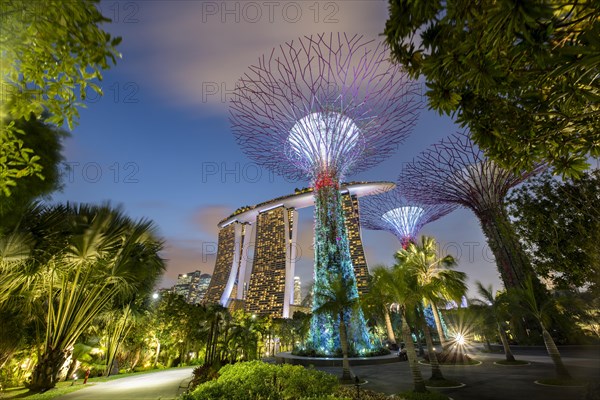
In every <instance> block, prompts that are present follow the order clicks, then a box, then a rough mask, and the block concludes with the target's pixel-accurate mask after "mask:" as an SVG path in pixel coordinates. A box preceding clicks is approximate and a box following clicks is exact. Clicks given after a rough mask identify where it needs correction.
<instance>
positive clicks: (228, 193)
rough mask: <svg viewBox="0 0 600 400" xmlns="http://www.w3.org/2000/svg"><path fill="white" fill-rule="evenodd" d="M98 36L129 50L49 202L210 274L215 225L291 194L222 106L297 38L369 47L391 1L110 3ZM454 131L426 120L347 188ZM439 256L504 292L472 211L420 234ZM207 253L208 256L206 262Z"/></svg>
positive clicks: (391, 244)
mask: <svg viewBox="0 0 600 400" xmlns="http://www.w3.org/2000/svg"><path fill="white" fill-rule="evenodd" d="M100 8H101V10H102V12H103V13H104V14H105V15H106V16H107V17H109V18H112V19H113V23H112V24H110V25H106V26H105V29H107V30H108V31H110V32H111V33H113V34H115V35H120V36H122V37H123V42H122V44H121V45H120V46H119V51H120V52H121V53H122V54H123V58H122V59H121V60H120V61H119V62H118V64H117V65H116V66H115V67H113V68H112V69H111V70H109V71H107V72H106V73H105V75H104V80H103V82H102V83H101V86H102V88H103V91H104V97H101V98H94V97H92V98H90V99H88V101H87V106H88V108H87V109H84V110H82V112H81V118H80V120H79V125H78V126H77V127H76V128H75V129H74V130H73V132H72V137H71V138H70V139H68V140H67V141H66V142H65V158H66V163H67V164H68V165H70V166H71V170H70V171H66V170H65V179H64V190H63V191H62V193H57V194H55V195H54V196H53V199H52V200H53V201H57V202H64V201H72V202H89V203H100V202H103V201H110V202H111V203H112V204H113V205H118V204H120V205H122V206H123V207H124V209H125V210H126V212H127V213H128V214H129V215H131V216H133V217H136V218H142V217H144V218H149V219H152V220H153V221H154V222H155V223H156V224H157V225H158V227H159V232H160V234H161V235H162V236H163V237H164V238H165V240H166V248H165V251H164V254H163V256H164V257H165V258H166V259H167V260H168V268H167V273H166V274H165V277H164V278H163V281H162V282H161V286H170V285H172V284H173V282H174V281H175V279H176V277H177V274H179V273H184V272H189V271H193V270H196V269H200V270H201V271H203V272H209V273H210V272H212V269H213V267H214V260H215V254H214V251H213V250H212V249H213V248H214V244H215V242H216V240H217V232H218V229H217V227H216V223H217V222H218V221H219V220H221V219H222V218H223V217H225V216H227V215H229V213H231V212H232V211H234V210H235V209H236V208H238V207H240V206H243V205H250V204H256V203H259V202H262V201H265V200H267V199H270V198H273V197H277V196H280V195H284V194H288V193H291V192H293V190H294V188H296V187H305V186H308V182H287V181H285V180H284V179H283V178H280V177H278V176H273V174H271V173H270V172H269V171H267V170H264V169H262V168H260V166H258V165H256V164H255V163H253V162H252V161H251V160H249V159H248V158H247V157H246V156H245V155H244V154H243V153H242V151H241V149H240V148H239V147H238V145H237V144H236V143H235V141H234V138H233V135H232V134H231V132H230V128H229V121H228V109H227V100H228V97H229V96H230V92H231V89H233V87H234V85H235V82H236V81H237V79H239V77H241V75H242V74H243V73H244V71H245V69H246V68H247V67H248V66H250V65H251V64H253V63H254V62H255V61H256V60H257V59H258V57H259V56H260V55H262V54H264V53H267V52H269V51H270V50H271V49H272V48H273V47H275V46H278V45H279V44H281V43H283V42H285V41H288V40H292V39H295V38H297V37H300V36H302V35H305V34H316V33H321V32H347V33H358V34H362V35H365V36H366V37H370V38H376V37H377V36H378V35H380V33H381V32H382V31H383V29H384V26H385V21H386V18H387V1H375V0H364V1H337V2H332V1H320V2H316V1H274V2H262V1H258V2H252V1H243V2H236V1H226V2H222V1H216V2H212V1H205V2H200V1H147V2H143V1H120V2H119V1H106V2H102V3H101V4H100ZM458 129H459V128H458V126H456V125H455V124H454V123H453V121H452V120H451V119H450V118H448V117H440V116H439V115H437V114H436V113H434V112H431V111H427V110H423V111H422V113H421V116H420V118H419V122H418V124H417V126H416V128H415V129H414V131H413V133H412V135H411V136H410V137H409V138H408V139H407V140H406V141H405V142H404V143H403V144H402V145H401V146H400V147H399V148H398V151H397V153H396V154H394V155H393V156H392V157H390V158H389V159H388V160H386V161H385V162H383V163H382V164H380V165H378V166H376V167H374V168H372V169H371V170H369V171H367V172H364V173H361V174H358V175H355V176H351V177H349V179H348V180H391V181H394V180H396V178H397V177H398V175H399V173H400V171H401V166H402V163H404V162H408V161H410V160H412V158H413V157H414V156H416V155H417V154H418V152H420V151H422V150H424V149H425V148H426V147H427V146H428V145H429V144H431V143H434V142H436V141H438V140H440V139H441V138H443V137H444V136H446V135H448V134H450V133H453V132H454V131H456V130H458ZM300 217H301V222H300V238H299V245H300V247H301V249H302V250H303V251H302V256H301V258H300V259H299V260H298V263H297V274H298V275H300V276H301V278H302V281H303V282H307V281H308V280H310V278H311V275H312V252H311V250H310V245H311V241H312V231H311V229H312V209H304V210H301V211H300ZM422 233H424V234H427V235H433V236H435V237H436V238H437V239H438V240H439V242H440V246H441V248H442V250H443V251H445V252H448V253H450V254H452V255H454V256H458V259H459V268H458V269H459V270H462V271H465V272H467V273H468V275H469V280H470V282H471V283H472V282H474V281H475V280H480V281H482V282H483V283H484V284H487V283H492V284H493V286H494V288H499V287H500V280H499V279H498V273H497V271H496V266H495V264H494V262H493V256H492V254H491V251H490V250H489V248H488V247H487V244H486V242H485V238H484V237H483V234H482V232H481V229H480V228H479V224H478V222H477V220H476V219H475V217H474V216H473V214H472V213H471V212H470V211H469V210H463V209H461V210H458V211H455V212H454V213H452V214H450V215H449V216H446V217H445V218H443V219H441V220H439V221H437V222H434V223H432V224H429V225H427V226H426V227H425V228H424V229H423V232H422ZM363 240H364V244H365V249H366V253H367V261H368V263H369V265H375V264H379V263H383V264H388V265H389V264H391V263H392V261H393V253H394V252H395V251H396V250H397V249H398V247H399V244H398V242H397V241H396V239H395V237H394V236H393V235H392V234H389V233H387V232H371V231H366V230H365V231H363ZM203 249H204V251H203Z"/></svg>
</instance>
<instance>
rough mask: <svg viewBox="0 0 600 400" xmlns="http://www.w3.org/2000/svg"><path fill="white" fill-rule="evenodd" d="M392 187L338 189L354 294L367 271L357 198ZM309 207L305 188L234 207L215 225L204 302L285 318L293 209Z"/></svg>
mask: <svg viewBox="0 0 600 400" xmlns="http://www.w3.org/2000/svg"><path fill="white" fill-rule="evenodd" d="M393 187H394V184H393V183H391V182H368V183H364V182H361V183H348V184H343V185H342V186H341V187H340V191H341V192H342V201H343V208H344V214H345V219H346V228H347V232H348V241H349V243H350V255H351V258H352V264H353V266H354V274H355V276H356V282H357V286H358V290H359V293H364V291H365V290H366V288H367V283H368V269H367V262H366V259H365V254H364V250H363V245H362V239H361V231H360V215H359V207H358V199H359V198H360V197H362V196H367V195H371V194H375V193H381V192H384V191H388V190H391V189H392V188H393ZM313 205H314V200H313V193H312V189H311V188H309V189H304V190H300V191H296V193H294V194H291V195H287V196H282V197H278V198H276V199H273V200H269V201H267V202H263V203H260V204H257V205H255V206H250V207H243V208H240V209H238V210H237V211H236V212H234V213H233V214H232V215H231V216H229V217H227V218H226V219H224V220H222V221H221V222H219V242H218V246H217V260H216V264H215V269H214V272H213V275H212V280H211V282H210V285H209V286H208V289H207V291H206V294H205V296H204V302H205V303H219V304H221V305H223V306H225V307H229V308H230V309H244V310H245V311H246V312H249V313H253V314H257V315H271V316H273V317H279V318H280V317H283V318H291V317H292V314H293V312H291V309H293V305H294V299H293V296H294V274H295V264H296V258H297V252H298V248H297V237H298V210H299V209H302V208H306V207H311V206H313ZM252 251H253V253H254V254H253V255H251V252H252ZM246 283H247V285H246Z"/></svg>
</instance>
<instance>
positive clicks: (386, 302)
mask: <svg viewBox="0 0 600 400" xmlns="http://www.w3.org/2000/svg"><path fill="white" fill-rule="evenodd" d="M379 267H381V266H375V267H374V269H373V273H372V275H371V279H370V280H369V291H368V292H367V293H365V294H364V295H363V296H362V298H361V304H362V305H363V308H364V307H365V306H366V307H369V308H370V310H369V312H368V313H367V312H365V315H381V316H383V319H384V321H385V328H386V330H387V336H388V340H389V341H390V343H393V344H396V336H395V335H394V329H393V326H392V320H391V318H390V306H391V305H392V303H394V300H393V299H392V298H391V297H390V296H389V295H387V294H386V293H385V292H384V291H383V290H382V289H381V287H382V285H383V283H382V279H383V277H382V276H380V275H379V273H378V272H377V271H380V268H379Z"/></svg>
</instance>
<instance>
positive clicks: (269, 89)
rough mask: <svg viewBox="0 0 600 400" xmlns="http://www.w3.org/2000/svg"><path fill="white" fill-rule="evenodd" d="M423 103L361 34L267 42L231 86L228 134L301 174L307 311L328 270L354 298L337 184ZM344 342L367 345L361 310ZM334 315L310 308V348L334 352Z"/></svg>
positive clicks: (384, 149) (259, 157) (352, 310)
mask: <svg viewBox="0 0 600 400" xmlns="http://www.w3.org/2000/svg"><path fill="white" fill-rule="evenodd" d="M420 107H421V103H420V99H419V96H418V87H417V85H416V83H414V82H412V81H410V80H409V79H408V77H407V75H406V74H405V73H404V72H403V71H402V69H401V67H399V66H398V65H394V64H392V63H390V62H389V60H388V49H387V47H386V46H385V45H384V44H383V43H379V42H377V41H374V40H365V39H363V37H362V36H358V35H354V36H350V35H345V34H320V35H316V36H304V37H302V38H300V39H298V40H294V41H291V42H288V43H285V44H283V45H281V46H279V47H277V48H274V49H273V50H272V51H271V52H270V53H269V54H267V55H263V56H262V57H260V58H259V60H258V63H257V64H256V65H253V66H251V67H250V68H249V71H248V72H246V73H245V74H244V76H243V77H242V78H241V79H240V81H239V82H238V84H237V86H236V88H235V90H234V95H233V100H232V102H231V116H230V120H231V123H232V130H233V133H234V135H235V136H236V139H237V141H238V143H239V144H240V145H241V146H242V148H243V150H244V151H245V153H246V154H247V155H248V156H249V157H250V158H252V159H253V160H255V161H257V162H258V163H259V164H261V165H263V166H265V167H267V168H269V169H271V170H272V171H275V172H276V173H278V174H280V175H283V176H284V177H286V178H289V179H308V180H310V182H311V185H312V186H313V188H314V191H313V193H314V197H315V236H314V241H315V243H314V254H315V270H314V279H315V288H314V293H315V294H314V299H313V311H315V310H318V309H320V308H321V306H322V305H323V304H324V302H325V296H324V294H325V293H326V292H327V290H328V287H329V285H330V283H331V281H332V279H334V277H335V276H342V279H344V281H345V282H346V283H347V284H348V285H349V287H350V293H348V297H349V298H350V299H358V291H357V289H356V279H355V276H354V271H353V267H352V262H351V259H350V249H349V245H348V238H347V233H346V227H345V224H344V214H343V211H342V202H341V200H342V199H341V194H340V192H339V184H340V182H341V180H342V179H344V177H346V176H348V175H350V174H353V173H357V172H359V171H363V170H365V169H367V168H369V167H371V166H373V165H375V164H377V163H379V162H380V161H382V160H383V159H385V158H386V157H387V156H388V155H389V154H390V153H392V152H394V151H395V150H397V146H398V145H399V144H400V143H401V141H402V140H403V139H404V138H405V137H406V136H408V134H409V133H410V131H411V130H412V128H413V126H414V124H415V122H416V119H417V111H418V109H419V108H420ZM344 320H345V321H348V325H349V326H348V333H349V335H348V338H349V342H350V343H351V344H352V345H353V348H354V350H355V351H356V352H357V353H361V352H365V351H368V350H369V349H370V348H371V344H370V340H369V335H368V331H367V329H366V326H365V321H364V317H363V315H362V311H360V308H358V307H347V308H346V310H345V311H344ZM338 328H339V318H337V317H334V316H331V315H328V314H326V313H317V312H313V317H312V320H311V333H310V338H309V343H308V344H309V345H310V346H311V347H312V348H313V349H315V350H316V351H317V352H321V353H323V354H331V353H332V352H333V351H335V349H338V348H340V339H339V333H338Z"/></svg>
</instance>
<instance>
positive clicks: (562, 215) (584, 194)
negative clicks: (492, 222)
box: [509, 169, 600, 289]
mask: <svg viewBox="0 0 600 400" xmlns="http://www.w3.org/2000/svg"><path fill="white" fill-rule="evenodd" d="M599 204H600V170H597V169H596V170H593V171H590V172H588V173H586V174H584V175H583V176H582V178H581V179H578V180H576V181H573V180H571V179H568V180H565V181H560V180H558V179H556V178H554V177H553V176H552V175H551V174H550V173H549V172H548V173H545V174H543V175H540V176H539V177H537V178H534V179H532V180H530V181H529V182H527V183H526V184H525V185H523V186H522V187H521V188H519V189H517V190H515V191H514V192H513V193H512V195H511V197H510V198H509V212H510V214H511V216H512V217H513V218H514V226H515V228H516V231H517V233H518V234H519V236H520V237H521V241H522V243H523V244H524V245H525V248H526V249H527V252H528V253H529V254H530V255H531V261H532V264H533V267H534V269H535V272H536V273H537V274H538V275H540V276H542V277H544V278H546V279H549V280H550V281H551V282H552V283H553V284H554V285H555V286H556V287H557V288H558V289H571V288H575V287H581V286H583V285H585V284H588V285H590V284H591V285H593V286H597V287H598V289H600V246H598V243H600V207H599V206H598V205H599Z"/></svg>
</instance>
